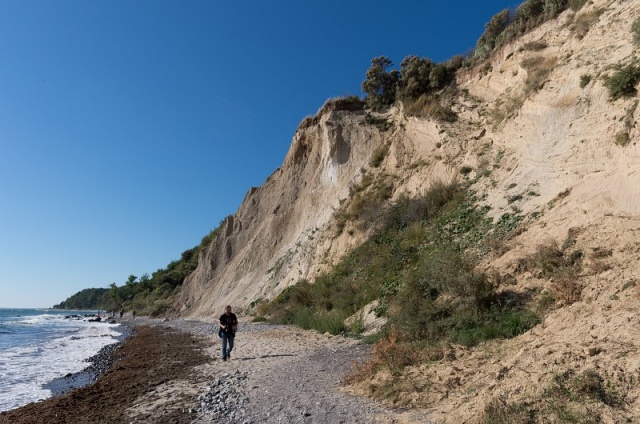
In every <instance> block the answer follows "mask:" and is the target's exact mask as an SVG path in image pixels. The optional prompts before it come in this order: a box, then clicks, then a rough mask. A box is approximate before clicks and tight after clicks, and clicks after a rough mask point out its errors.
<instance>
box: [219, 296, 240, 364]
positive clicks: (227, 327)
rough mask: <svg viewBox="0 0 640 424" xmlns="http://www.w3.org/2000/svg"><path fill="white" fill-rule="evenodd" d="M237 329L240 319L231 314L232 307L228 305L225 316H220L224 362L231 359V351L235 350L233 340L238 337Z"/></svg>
mask: <svg viewBox="0 0 640 424" xmlns="http://www.w3.org/2000/svg"><path fill="white" fill-rule="evenodd" d="M237 329H238V318H237V317H236V315H235V314H234V313H233V312H231V306H230V305H227V307H226V308H225V312H224V314H222V315H221V316H220V331H219V332H218V334H219V335H220V337H222V360H223V361H226V360H227V359H231V351H232V350H233V339H234V338H235V337H236V330H237ZM227 344H228V347H227Z"/></svg>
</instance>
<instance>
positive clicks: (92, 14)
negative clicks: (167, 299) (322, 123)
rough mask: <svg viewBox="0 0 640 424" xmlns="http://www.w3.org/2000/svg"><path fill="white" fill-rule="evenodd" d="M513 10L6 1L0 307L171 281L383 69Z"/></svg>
mask: <svg viewBox="0 0 640 424" xmlns="http://www.w3.org/2000/svg"><path fill="white" fill-rule="evenodd" d="M519 3H520V2H513V1H506V0H505V1H498V0H489V1H481V2H478V1H473V2H472V1H457V2H431V1H429V2H427V1H422V2H418V1H405V0H396V1H377V0H366V1H365V0H357V1H348V2H347V1H344V0H341V1H338V0H327V1H323V2H301V1H299V0H298V1H293V0H287V1H277V0H276V1H272V2H265V1H257V0H248V1H244V2H235V1H227V2H218V1H214V0H207V1H197V0H189V1H177V0H175V1H164V0H146V1H145V0H132V1H129V0H126V1H125V0H109V1H107V0H100V1H86V0H77V1H71V0H57V1H49V0H46V1H45V0H29V1H21V0H8V1H3V2H0V60H1V62H0V307H49V306H52V305H53V304H55V303H58V302H60V301H62V300H64V299H66V298H67V297H69V296H71V295H72V294H74V293H76V292H77V291H79V290H81V289H84V288H89V287H107V286H108V285H109V284H110V283H114V282H115V283H116V284H117V285H121V284H123V283H124V282H125V281H126V279H127V277H128V276H129V275H130V274H134V275H136V276H140V275H142V274H144V273H149V274H151V273H152V272H153V271H155V270H157V269H159V268H164V267H165V266H166V265H167V264H168V263H169V262H170V261H171V260H174V259H178V258H179V257H180V254H181V252H183V251H184V250H187V249H189V248H191V247H194V246H195V245H197V244H199V243H200V240H201V239H202V237H203V236H205V235H206V234H207V233H208V232H209V231H210V230H211V229H213V228H215V227H216V226H217V225H218V223H219V222H220V221H221V220H222V219H223V218H224V217H225V216H227V215H229V214H232V213H234V212H235V210H236V209H237V208H238V206H239V205H240V202H241V201H242V199H243V197H244V195H245V193H246V192H247V190H248V189H249V188H250V187H252V186H259V185H261V184H262V183H263V182H264V180H265V179H266V178H267V177H268V176H269V175H270V174H271V173H272V172H273V171H274V170H275V169H276V168H277V167H278V166H280V164H281V163H282V161H283V159H284V156H285V154H286V152H287V150H288V148H289V145H290V143H291V139H292V137H293V133H294V131H295V128H296V127H297V125H298V123H299V122H300V121H301V120H302V119H303V118H304V117H305V116H307V115H312V114H314V113H315V112H316V111H317V110H318V108H319V107H320V106H322V104H323V103H324V101H325V100H326V99H328V98H331V97H335V96H341V95H351V94H361V93H360V83H361V82H362V80H363V78H364V74H365V72H366V70H367V68H368V67H369V65H370V61H371V59H372V58H373V57H376V56H380V55H386V56H388V57H389V58H391V60H392V61H393V62H394V63H395V64H399V63H400V62H401V61H402V59H403V58H404V57H405V56H407V55H410V54H414V55H418V56H424V57H428V58H430V59H432V60H434V61H444V60H446V59H448V58H450V57H451V56H452V55H455V54H463V53H465V52H467V51H469V49H471V48H473V46H474V45H475V41H476V40H477V39H478V37H479V36H480V35H481V34H482V31H483V28H484V24H485V23H486V22H488V20H489V19H490V18H491V16H493V15H494V14H495V13H497V12H499V11H500V10H502V9H504V8H507V7H511V8H513V7H515V6H517V5H518V4H519Z"/></svg>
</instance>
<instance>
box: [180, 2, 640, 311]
mask: <svg viewBox="0 0 640 424" xmlns="http://www.w3.org/2000/svg"><path fill="white" fill-rule="evenodd" d="M596 12H597V13H596ZM637 14H638V2H636V1H625V2H611V1H595V2H593V3H592V4H589V5H587V6H585V7H584V8H583V9H582V10H580V12H579V13H578V14H577V16H576V14H575V13H574V12H572V11H570V10H569V11H566V12H564V13H563V14H562V15H560V17H558V18H557V19H555V20H552V21H550V22H547V23H545V24H543V25H542V26H540V27H538V28H537V29H535V30H534V31H532V32H530V33H528V34H526V35H525V36H524V37H522V38H519V39H517V40H516V41H515V42H513V43H511V44H509V45H507V46H506V47H504V48H502V50H501V51H499V52H497V53H496V54H495V55H494V56H493V58H492V59H491V61H490V65H491V69H490V70H489V71H487V68H486V67H485V66H479V67H478V68H477V69H472V70H469V71H466V72H460V73H459V87H460V88H462V89H463V91H462V92H461V94H460V96H459V98H457V99H455V104H454V110H456V112H457V113H458V117H459V119H458V121H457V122H455V123H452V124H443V123H438V122H435V121H433V120H429V119H422V118H420V119H419V118H414V117H407V116H405V115H404V114H403V113H402V111H399V110H397V109H393V110H392V111H390V112H389V113H387V114H386V115H380V116H377V117H376V119H378V120H380V119H383V120H386V121H388V122H390V123H391V126H390V128H389V129H387V130H386V131H383V130H381V129H380V126H376V125H373V124H371V120H370V119H367V113H366V112H364V111H348V110H332V108H330V107H325V108H323V109H322V110H321V111H320V112H319V113H318V116H316V117H315V118H314V119H309V120H307V122H305V124H304V125H301V127H300V128H299V129H298V131H297V132H296V133H295V135H294V137H293V141H292V144H291V148H290V150H289V152H288V154H287V156H286V158H285V160H284V162H283V164H282V166H281V167H280V168H278V169H277V170H276V171H275V172H274V173H273V174H272V175H271V176H270V177H269V178H268V179H267V180H266V181H265V183H264V184H263V185H262V186H260V187H258V188H251V189H250V190H249V191H248V192H247V195H246V197H245V199H244V201H243V203H242V205H241V206H240V208H239V209H238V211H237V212H236V213H235V214H234V215H233V216H232V217H230V218H229V219H228V220H227V221H226V222H225V223H224V226H223V228H222V231H221V233H220V234H219V236H218V237H217V238H216V239H215V240H214V241H213V243H212V244H211V245H210V246H208V247H207V248H206V249H205V250H204V251H203V252H202V253H201V256H200V260H199V265H198V268H197V270H196V271H195V272H194V273H193V274H192V275H191V276H190V277H189V278H188V279H187V281H186V282H185V284H184V287H183V291H182V295H181V297H180V300H179V307H180V309H181V313H182V314H183V315H185V316H208V315H215V314H216V313H217V311H219V310H220V309H221V306H222V305H224V304H227V303H231V304H234V305H238V307H242V308H245V309H246V307H247V306H248V305H249V304H250V303H251V302H253V301H255V300H257V299H260V298H270V297H273V296H274V295H275V294H277V293H278V292H279V291H281V290H282V289H283V288H285V287H287V286H288V285H291V284H293V283H295V282H296V281H298V280H299V279H301V278H307V279H310V280H313V277H314V275H315V274H316V273H317V272H318V271H321V270H323V269H326V267H327V266H330V265H331V264H332V263H335V261H336V260H338V259H339V258H340V257H341V256H342V255H344V253H345V252H347V251H348V250H349V249H350V248H352V247H353V246H355V245H357V244H358V243H360V242H361V241H362V240H363V238H364V237H365V236H366V229H362V228H350V229H349V231H343V232H341V233H339V232H338V231H336V229H335V212H336V211H337V210H338V209H339V208H340V207H341V204H342V203H343V202H345V201H347V200H348V198H349V196H350V188H351V187H353V186H354V185H356V184H358V183H359V181H360V179H361V178H362V175H363V174H364V173H365V172H369V173H370V174H372V175H385V176H386V178H387V179H388V181H391V182H392V184H393V194H392V197H397V196H398V195H399V194H400V193H405V192H406V193H416V192H419V191H421V190H424V188H425V187H427V186H428V185H429V184H430V182H431V181H432V180H433V179H434V178H437V179H447V178H450V177H451V176H452V175H456V174H457V173H458V172H459V169H460V167H462V166H470V167H472V168H473V169H474V173H472V174H471V175H470V177H475V176H476V174H479V173H480V172H482V171H484V172H485V173H488V172H487V171H490V176H488V177H486V178H479V179H478V182H477V183H476V186H475V188H476V189H478V190H480V191H481V192H483V193H486V195H487V196H486V199H487V200H486V202H487V203H488V204H489V205H490V206H491V207H492V215H493V216H495V217H497V216H500V215H501V214H502V213H504V212H506V211H511V210H512V209H513V208H518V210H519V211H522V212H523V213H525V214H530V213H531V212H538V213H539V214H541V215H542V217H541V218H540V219H538V220H537V221H536V222H535V223H534V224H533V225H532V227H531V228H528V231H527V235H526V237H523V238H522V240H517V241H516V243H515V246H514V248H516V249H522V250H527V249H529V250H531V249H533V248H534V247H535V246H536V245H537V244H538V243H539V242H541V240H543V239H546V238H551V239H555V240H557V241H560V242H562V240H564V238H566V234H567V230H568V228H570V227H580V228H583V229H584V233H583V234H584V235H583V237H582V238H583V239H585V240H586V239H588V238H589V237H591V238H594V240H600V238H599V236H597V237H596V236H595V234H596V232H600V231H611V230H612V228H609V227H610V226H611V225H613V226H614V227H615V226H616V225H619V226H620V227H619V228H620V233H621V234H618V235H616V236H615V237H613V240H612V242H615V243H622V242H623V239H624V238H625V237H623V234H627V233H628V231H630V228H632V227H633V223H634V222H636V221H635V219H636V218H637V216H638V212H639V210H640V201H638V199H639V197H638V194H640V186H639V185H638V184H637V182H638V172H639V170H640V165H639V161H638V160H637V159H638V146H637V145H636V138H637V137H636V132H637V130H636V128H635V119H636V107H635V106H636V105H637V103H636V99H635V98H628V99H626V98H625V99H621V100H617V101H614V102H612V101H610V100H609V97H608V93H607V89H606V88H605V86H604V84H603V82H602V78H601V77H602V76H603V75H606V74H610V73H611V72H612V69H613V67H615V66H617V65H618V64H624V63H628V62H629V61H630V60H631V57H632V56H633V54H634V52H635V50H636V47H635V46H634V44H633V43H632V34H631V30H630V28H631V23H632V21H633V19H634V17H635V16H636V15H637ZM584 16H587V17H589V19H588V26H586V30H585V29H584V25H582V24H580V25H581V26H580V31H578V30H577V29H576V26H577V25H578V24H577V23H580V22H579V21H580V20H581V19H582V20H586V18H583V17H584ZM536 43H537V47H536V48H533V47H531V46H532V45H536ZM541 46H543V47H541ZM536 58H539V59H536ZM527 61H529V63H530V64H529V65H527ZM531 63H533V64H534V65H533V66H532V65H531ZM534 74H535V75H534ZM538 74H542V76H541V77H540V76H538ZM584 74H589V75H591V76H592V80H591V82H589V84H587V85H586V86H585V87H584V88H581V87H580V77H581V75H584ZM533 77H536V78H538V79H539V80H540V81H537V82H536V84H537V85H536V89H533V90H532V89H530V88H527V87H528V85H531V84H532V83H531V78H533ZM624 131H626V132H627V133H628V135H629V137H630V143H629V144H628V145H626V146H625V147H621V146H618V145H616V144H615V137H616V134H618V133H620V132H624ZM383 145H387V146H388V154H387V156H386V157H385V159H384V160H383V161H382V163H381V164H380V166H378V167H375V168H373V167H372V166H371V165H370V163H369V162H370V160H371V157H372V155H373V154H374V152H375V151H376V149H378V148H380V147H381V146H383ZM559 193H570V194H569V195H568V196H565V197H562V198H561V199H558V201H557V202H553V199H557V196H558V194H559ZM514 196H515V197H514ZM518 197H520V199H519V200H517V201H515V202H514V201H513V199H514V198H518ZM550 202H552V203H553V206H554V207H553V208H551V207H550V206H549V204H550ZM614 223H615V224H614ZM616 228H617V227H616ZM605 229H606V230H605ZM614 229H615V228H614ZM603 237H604V234H603ZM601 244H603V245H604V244H606V245H607V246H608V247H613V246H611V245H610V243H601ZM585 247H586V246H585ZM620 247H621V248H622V245H621V246H620ZM507 262H508V260H506V259H503V258H500V259H497V262H496V266H503V265H502V264H503V263H507ZM628 265H631V264H628ZM505 266H506V265H505Z"/></svg>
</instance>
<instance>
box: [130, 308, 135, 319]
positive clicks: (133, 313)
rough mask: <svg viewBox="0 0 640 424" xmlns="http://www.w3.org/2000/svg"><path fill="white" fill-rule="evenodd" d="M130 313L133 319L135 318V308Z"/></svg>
mask: <svg viewBox="0 0 640 424" xmlns="http://www.w3.org/2000/svg"><path fill="white" fill-rule="evenodd" d="M131 315H133V319H136V310H135V309H134V310H133V312H132V313H131Z"/></svg>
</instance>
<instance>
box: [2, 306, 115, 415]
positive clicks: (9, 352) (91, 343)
mask: <svg viewBox="0 0 640 424" xmlns="http://www.w3.org/2000/svg"><path fill="white" fill-rule="evenodd" d="M17 320H18V321H17V322H14V324H15V325H18V326H26V327H27V328H28V327H29V326H34V328H35V327H37V328H40V329H44V331H45V333H47V334H45V335H43V336H40V337H38V338H34V339H33V340H30V342H29V343H25V344H22V345H19V346H12V347H9V348H6V349H0V411H5V410H9V409H13V408H16V407H19V406H22V405H25V404H27V403H30V402H34V401H37V400H40V399H46V398H48V397H50V396H51V392H50V391H49V390H46V389H43V388H42V385H43V384H46V383H48V382H50V381H51V380H53V379H54V378H57V377H63V376H65V375H66V374H68V373H75V372H79V371H82V370H83V369H84V368H86V367H87V366H88V365H89V364H88V363H87V362H84V360H85V359H87V358H89V357H91V356H93V355H95V354H96V353H97V352H98V351H99V350H100V349H101V348H102V347H104V346H106V345H108V344H111V343H115V342H116V337H117V336H118V335H119V334H120V333H119V331H118V327H119V324H115V325H114V324H105V323H101V322H88V321H82V320H70V319H63V318H62V317H59V316H58V317H56V316H52V315H40V316H31V317H25V318H17Z"/></svg>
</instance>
